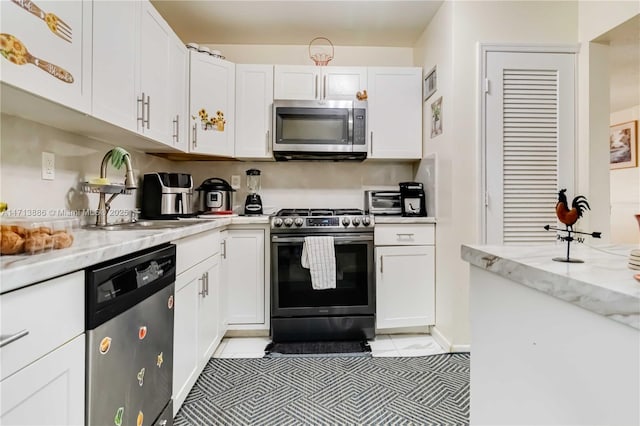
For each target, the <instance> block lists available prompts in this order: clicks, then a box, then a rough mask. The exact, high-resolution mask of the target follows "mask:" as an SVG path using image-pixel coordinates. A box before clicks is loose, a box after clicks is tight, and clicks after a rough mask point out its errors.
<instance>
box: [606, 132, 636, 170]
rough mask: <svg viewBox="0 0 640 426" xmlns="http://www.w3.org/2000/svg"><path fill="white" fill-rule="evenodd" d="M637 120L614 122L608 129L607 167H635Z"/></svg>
mask: <svg viewBox="0 0 640 426" xmlns="http://www.w3.org/2000/svg"><path fill="white" fill-rule="evenodd" d="M637 124H638V121H637V120H634V121H628V122H626V123H621V124H616V125H615V126H611V127H610V129H609V167H610V168H611V169H624V168H627V167H636V165H637V158H638V136H637V132H636V130H637Z"/></svg>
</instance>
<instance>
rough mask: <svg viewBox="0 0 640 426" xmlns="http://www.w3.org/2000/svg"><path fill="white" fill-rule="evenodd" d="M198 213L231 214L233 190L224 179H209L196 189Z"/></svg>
mask: <svg viewBox="0 0 640 426" xmlns="http://www.w3.org/2000/svg"><path fill="white" fill-rule="evenodd" d="M196 191H198V199H199V200H198V204H199V208H198V210H199V211H200V213H218V214H225V213H227V214H231V212H232V210H233V193H234V192H235V189H233V188H232V187H231V185H229V182H227V181H226V180H224V179H221V178H209V179H206V180H205V181H204V182H202V185H200V186H199V187H197V188H196Z"/></svg>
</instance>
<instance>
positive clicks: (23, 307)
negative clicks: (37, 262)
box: [0, 271, 85, 380]
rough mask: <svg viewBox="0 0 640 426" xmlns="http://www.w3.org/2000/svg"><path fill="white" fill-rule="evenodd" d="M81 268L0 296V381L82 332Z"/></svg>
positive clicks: (82, 276) (82, 274) (82, 294)
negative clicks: (0, 342)
mask: <svg viewBox="0 0 640 426" xmlns="http://www.w3.org/2000/svg"><path fill="white" fill-rule="evenodd" d="M84 303H85V300H84V271H78V272H74V273H72V274H68V275H64V276H61V277H58V278H54V279H52V280H49V281H45V282H42V283H39V284H34V285H31V286H29V287H25V288H21V289H18V290H15V291H12V292H9V293H5V294H3V295H0V318H1V321H0V331H1V332H0V334H2V337H1V340H2V341H3V342H4V344H2V345H0V346H1V347H0V380H4V379H5V378H6V377H8V376H9V375H11V374H13V373H15V372H16V371H18V370H19V369H21V368H23V367H24V366H26V365H27V364H29V363H31V362H32V361H35V360H36V359H38V358H40V357H42V356H43V355H45V354H47V353H49V352H51V351H53V350H54V349H56V348H57V347H59V346H61V345H63V344H64V343H65V342H68V341H69V340H71V339H73V338H74V337H76V336H79V335H80V334H82V333H84Z"/></svg>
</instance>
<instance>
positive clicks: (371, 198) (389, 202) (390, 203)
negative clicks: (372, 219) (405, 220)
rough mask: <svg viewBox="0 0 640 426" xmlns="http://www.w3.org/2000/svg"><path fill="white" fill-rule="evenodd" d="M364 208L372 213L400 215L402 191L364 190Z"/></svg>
mask: <svg viewBox="0 0 640 426" xmlns="http://www.w3.org/2000/svg"><path fill="white" fill-rule="evenodd" d="M364 209H365V211H366V212H368V213H370V214H379V215H398V216H400V215H401V214H402V204H401V202H400V191H381V190H372V191H364Z"/></svg>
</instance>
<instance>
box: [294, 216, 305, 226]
mask: <svg viewBox="0 0 640 426" xmlns="http://www.w3.org/2000/svg"><path fill="white" fill-rule="evenodd" d="M294 223H295V224H296V226H302V225H304V220H303V219H302V218H301V217H296V220H294Z"/></svg>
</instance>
